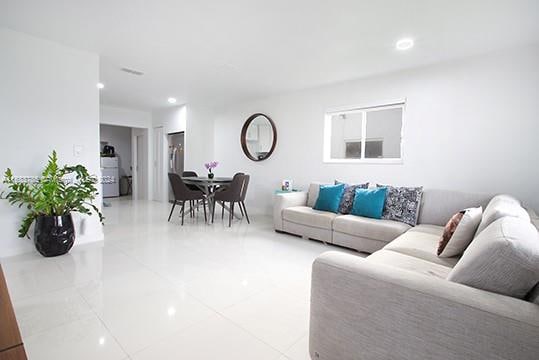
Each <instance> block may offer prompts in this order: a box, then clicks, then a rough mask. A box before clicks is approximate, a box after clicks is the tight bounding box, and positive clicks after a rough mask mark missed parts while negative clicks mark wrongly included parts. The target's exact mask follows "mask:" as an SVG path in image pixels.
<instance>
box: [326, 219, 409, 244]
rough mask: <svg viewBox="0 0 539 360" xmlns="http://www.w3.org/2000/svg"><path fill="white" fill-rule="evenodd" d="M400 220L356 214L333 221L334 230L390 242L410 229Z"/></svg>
mask: <svg viewBox="0 0 539 360" xmlns="http://www.w3.org/2000/svg"><path fill="white" fill-rule="evenodd" d="M410 228H411V226H410V225H407V224H405V223H401V222H399V221H393V220H383V219H370V218H366V217H362V216H356V215H341V216H338V217H337V218H336V219H335V221H334V222H333V230H334V231H338V232H340V233H344V234H349V235H354V236H360V237H363V238H368V239H373V240H380V241H385V242H389V241H392V240H393V239H395V238H396V237H398V236H399V235H401V234H403V233H404V232H406V231H407V230H408V229H410Z"/></svg>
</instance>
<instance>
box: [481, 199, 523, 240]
mask: <svg viewBox="0 0 539 360" xmlns="http://www.w3.org/2000/svg"><path fill="white" fill-rule="evenodd" d="M505 216H511V217H517V218H520V219H522V220H525V221H527V222H530V215H529V214H528V212H527V211H526V210H525V209H524V208H523V207H522V206H520V201H518V200H517V199H515V198H514V197H512V196H510V195H496V196H494V197H493V198H492V200H490V202H489V203H488V205H487V208H486V209H485V211H484V212H483V216H482V218H481V223H479V227H478V228H477V231H476V232H475V236H477V235H479V234H480V233H481V232H482V231H483V230H485V229H486V228H487V227H488V226H489V225H490V224H492V223H493V222H494V221H496V220H498V219H500V218H502V217H505Z"/></svg>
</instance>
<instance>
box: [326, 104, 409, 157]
mask: <svg viewBox="0 0 539 360" xmlns="http://www.w3.org/2000/svg"><path fill="white" fill-rule="evenodd" d="M396 108H399V109H402V119H401V137H400V158H385V159H366V158H365V147H366V139H367V113H368V112H372V111H380V110H387V109H396ZM350 113H361V114H362V118H361V159H333V158H331V119H332V117H333V116H336V115H342V114H350ZM405 114H406V98H404V99H400V100H393V101H387V102H379V103H376V104H374V105H373V104H371V105H356V106H347V107H340V108H333V109H330V110H327V111H326V113H325V115H324V143H323V162H324V163H334V164H403V163H404V161H403V159H404V126H405Z"/></svg>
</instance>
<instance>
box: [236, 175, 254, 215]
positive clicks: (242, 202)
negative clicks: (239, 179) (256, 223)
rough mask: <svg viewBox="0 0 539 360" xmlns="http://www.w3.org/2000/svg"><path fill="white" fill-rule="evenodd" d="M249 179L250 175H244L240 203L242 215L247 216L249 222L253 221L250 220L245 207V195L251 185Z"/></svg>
mask: <svg viewBox="0 0 539 360" xmlns="http://www.w3.org/2000/svg"><path fill="white" fill-rule="evenodd" d="M249 179H251V177H250V176H249V175H247V174H246V175H243V187H242V188H241V195H240V202H239V203H238V205H239V206H240V211H241V215H242V216H245V218H246V219H247V224H250V223H251V221H249V215H247V208H246V207H245V196H246V195H247V188H248V187H249ZM242 207H243V209H242Z"/></svg>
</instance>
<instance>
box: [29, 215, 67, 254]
mask: <svg viewBox="0 0 539 360" xmlns="http://www.w3.org/2000/svg"><path fill="white" fill-rule="evenodd" d="M74 242H75V226H74V225H73V219H72V218H71V215H62V216H40V217H38V218H37V219H36V224H35V228H34V244H35V245H36V249H37V251H39V253H40V254H41V255H43V256H46V257H50V256H58V255H63V254H66V253H67V252H68V251H69V250H70V249H71V247H72V246H73V243H74Z"/></svg>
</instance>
